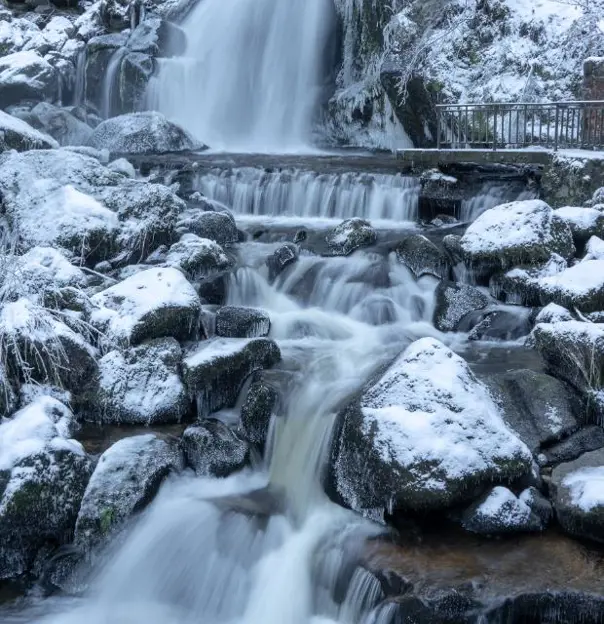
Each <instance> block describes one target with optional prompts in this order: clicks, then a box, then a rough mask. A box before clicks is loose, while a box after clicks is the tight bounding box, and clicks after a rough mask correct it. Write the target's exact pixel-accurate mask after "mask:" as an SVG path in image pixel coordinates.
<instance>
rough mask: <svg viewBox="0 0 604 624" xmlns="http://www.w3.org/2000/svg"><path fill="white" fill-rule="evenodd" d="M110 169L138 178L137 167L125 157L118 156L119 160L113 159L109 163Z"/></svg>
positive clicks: (128, 176)
mask: <svg viewBox="0 0 604 624" xmlns="http://www.w3.org/2000/svg"><path fill="white" fill-rule="evenodd" d="M107 168H108V169H111V171H116V172H117V173H121V174H122V175H125V176H126V177H127V178H132V179H134V178H136V169H135V168H134V166H133V165H132V164H131V163H129V162H128V161H127V160H126V159H125V158H118V159H117V160H113V161H111V162H110V163H109V164H108V165H107Z"/></svg>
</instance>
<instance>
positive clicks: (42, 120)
mask: <svg viewBox="0 0 604 624" xmlns="http://www.w3.org/2000/svg"><path fill="white" fill-rule="evenodd" d="M22 118H23V119H24V120H25V121H26V122H27V123H28V124H30V125H31V126H33V127H34V128H37V129H38V130H40V131H42V132H45V133H46V134H48V135H50V136H51V137H53V138H54V139H56V141H58V143H59V144H60V145H83V144H85V143H86V141H87V140H88V137H89V136H90V134H91V133H92V128H91V127H90V126H89V125H88V124H86V123H84V122H83V121H81V120H80V119H78V118H77V117H75V115H73V114H72V113H70V112H69V111H68V110H66V109H64V108H59V107H58V106H54V105H53V104H50V103H49V102H40V103H38V104H36V106H34V107H33V108H32V109H31V111H29V112H28V113H25V114H24V115H22ZM48 147H56V145H49V146H48Z"/></svg>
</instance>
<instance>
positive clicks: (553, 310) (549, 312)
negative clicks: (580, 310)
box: [535, 303, 574, 325]
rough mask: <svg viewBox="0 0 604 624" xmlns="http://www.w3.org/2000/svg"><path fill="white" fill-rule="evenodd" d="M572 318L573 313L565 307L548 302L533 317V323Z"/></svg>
mask: <svg viewBox="0 0 604 624" xmlns="http://www.w3.org/2000/svg"><path fill="white" fill-rule="evenodd" d="M573 320H574V318H573V315H572V314H571V313H570V312H569V311H568V310H567V309H566V308H563V307H562V306H559V305H558V304H557V303H548V304H547V305H546V306H545V307H544V308H542V309H541V310H540V311H539V313H538V314H537V316H536V317H535V325H538V324H539V323H558V322H560V321H573Z"/></svg>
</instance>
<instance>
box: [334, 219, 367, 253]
mask: <svg viewBox="0 0 604 624" xmlns="http://www.w3.org/2000/svg"><path fill="white" fill-rule="evenodd" d="M325 240H326V241H327V244H328V245H329V249H330V251H331V253H332V254H334V255H336V256H347V255H348V254H351V253H352V252H353V251H354V250H355V249H359V248H360V247H370V246H371V245H374V244H375V242H376V241H377V234H376V232H375V230H374V229H373V228H372V227H371V224H370V223H369V221H365V220H364V219H359V218H357V217H354V218H352V219H347V220H346V221H342V223H340V225H338V226H336V227H335V228H334V229H333V230H331V232H329V234H328V235H327V237H326V239H325Z"/></svg>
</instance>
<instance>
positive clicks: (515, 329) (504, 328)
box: [460, 308, 532, 340]
mask: <svg viewBox="0 0 604 624" xmlns="http://www.w3.org/2000/svg"><path fill="white" fill-rule="evenodd" d="M479 314H480V316H481V317H482V318H481V320H480V322H478V323H477V324H476V325H474V327H472V330H471V331H470V333H469V334H468V340H518V338H521V337H522V336H527V335H528V334H530V332H531V329H532V324H531V320H530V315H529V311H528V310H525V309H523V308H520V309H518V310H509V309H508V310H506V309H499V310H491V311H488V312H486V313H484V314H482V313H479ZM462 325H463V323H462ZM460 329H461V328H460Z"/></svg>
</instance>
